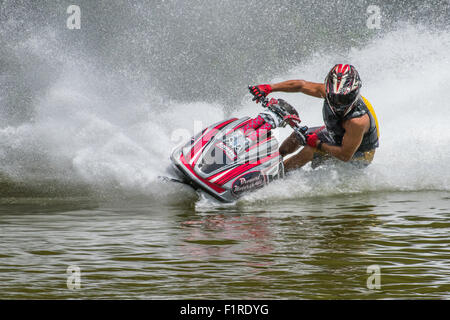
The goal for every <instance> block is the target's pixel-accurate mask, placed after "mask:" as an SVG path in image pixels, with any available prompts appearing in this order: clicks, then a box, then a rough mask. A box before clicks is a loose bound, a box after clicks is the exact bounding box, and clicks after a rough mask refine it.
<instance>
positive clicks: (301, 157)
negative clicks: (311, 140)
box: [284, 145, 316, 172]
mask: <svg viewBox="0 0 450 320" xmlns="http://www.w3.org/2000/svg"><path fill="white" fill-rule="evenodd" d="M315 151H316V149H315V148H313V147H310V146H308V145H306V146H305V147H304V148H303V149H302V150H301V151H300V152H299V153H297V154H296V155H294V156H292V157H290V158H289V159H287V160H285V161H284V171H285V172H288V171H291V170H295V169H298V168H301V167H303V166H304V165H305V164H307V163H308V162H310V161H311V160H312V159H313V157H314V152H315Z"/></svg>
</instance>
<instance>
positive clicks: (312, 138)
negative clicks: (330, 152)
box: [306, 132, 319, 148]
mask: <svg viewBox="0 0 450 320" xmlns="http://www.w3.org/2000/svg"><path fill="white" fill-rule="evenodd" d="M318 140H319V137H318V136H317V133H315V132H313V133H309V134H307V135H306V143H307V144H308V146H310V147H313V148H316V147H317V141H318Z"/></svg>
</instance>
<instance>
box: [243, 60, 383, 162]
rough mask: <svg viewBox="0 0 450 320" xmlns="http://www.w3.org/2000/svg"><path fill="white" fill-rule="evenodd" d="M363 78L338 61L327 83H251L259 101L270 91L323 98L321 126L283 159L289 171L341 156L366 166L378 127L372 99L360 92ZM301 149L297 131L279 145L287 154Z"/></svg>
mask: <svg viewBox="0 0 450 320" xmlns="http://www.w3.org/2000/svg"><path fill="white" fill-rule="evenodd" d="M361 86H362V83H361V79H360V77H359V74H358V72H357V71H356V69H355V67H354V66H352V65H348V64H337V65H335V66H334V67H333V68H332V69H331V71H330V72H329V73H328V75H327V77H326V78H325V82H324V83H315V82H309V81H305V80H288V81H284V82H280V83H276V84H272V85H269V84H263V85H258V86H250V87H249V89H250V92H251V93H252V94H253V95H254V98H253V100H260V99H263V98H264V97H266V96H267V95H268V94H270V93H271V92H275V91H282V92H302V93H304V94H307V95H310V96H313V97H317V98H322V99H324V103H323V109H322V114H323V121H324V123H325V125H324V126H322V127H314V128H309V130H308V133H307V135H306V143H307V144H306V145H305V147H304V148H303V149H302V150H301V151H300V152H299V153H297V154H296V155H294V156H292V157H290V158H289V159H287V160H285V161H284V166H285V170H286V171H290V170H293V169H297V168H300V167H302V166H304V165H305V164H307V163H308V162H310V161H312V167H313V168H315V167H317V166H318V165H320V164H322V163H323V162H324V161H325V160H329V159H333V158H334V159H339V160H341V161H344V162H352V163H354V164H357V165H361V166H367V165H368V164H370V163H371V162H372V160H373V157H374V155H375V149H376V148H377V147H378V139H379V129H378V121H377V117H376V115H375V112H374V110H373V108H372V106H371V104H370V102H369V101H368V100H367V99H366V98H364V97H363V96H361V95H360V88H361ZM299 148H300V141H299V139H297V138H296V133H295V132H294V133H292V134H291V136H290V137H289V138H287V139H286V140H285V141H284V142H283V144H282V145H281V147H280V154H281V155H282V156H283V157H285V156H286V155H288V154H291V153H293V152H295V151H296V150H298V149H299Z"/></svg>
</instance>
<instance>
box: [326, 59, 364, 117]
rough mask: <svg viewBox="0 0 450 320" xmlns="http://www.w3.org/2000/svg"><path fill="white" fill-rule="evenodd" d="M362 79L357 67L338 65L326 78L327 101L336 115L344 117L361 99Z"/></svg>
mask: <svg viewBox="0 0 450 320" xmlns="http://www.w3.org/2000/svg"><path fill="white" fill-rule="evenodd" d="M361 86H362V82H361V78H360V77H359V74H358V71H356V69H355V67H354V66H352V65H349V64H337V65H335V66H334V67H333V68H332V69H331V71H330V72H329V73H328V75H327V77H326V78H325V90H326V99H327V101H328V104H329V105H330V108H331V110H332V111H333V113H334V114H336V115H338V116H340V117H343V116H345V115H346V114H348V113H349V112H350V110H352V108H353V106H354V105H355V102H356V101H357V100H358V98H359V89H360V88H361Z"/></svg>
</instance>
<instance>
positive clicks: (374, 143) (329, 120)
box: [322, 96, 380, 152]
mask: <svg viewBox="0 0 450 320" xmlns="http://www.w3.org/2000/svg"><path fill="white" fill-rule="evenodd" d="M365 114H368V115H369V118H370V129H369V131H368V132H367V133H365V134H364V137H363V140H362V142H361V144H360V146H359V148H358V150H357V152H358V151H359V152H365V151H369V150H373V149H375V148H378V146H379V142H378V139H379V136H380V132H379V127H378V120H377V116H376V114H375V111H374V110H373V107H372V105H371V104H370V102H369V101H367V99H366V98H364V97H362V96H361V98H360V99H358V101H357V102H356V105H355V106H354V107H353V109H352V110H351V111H350V112H349V113H348V114H347V115H346V116H345V117H344V118H342V119H341V118H339V117H337V116H336V115H335V114H334V113H333V111H331V108H330V105H329V104H328V101H327V99H325V101H324V104H323V109H322V115H323V121H324V123H325V126H326V128H327V131H328V133H329V135H330V137H331V138H332V139H333V140H334V142H335V143H336V145H342V138H343V137H344V134H345V129H344V128H343V127H342V122H344V121H345V120H348V119H353V118H359V117H362V116H363V115H365Z"/></svg>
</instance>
